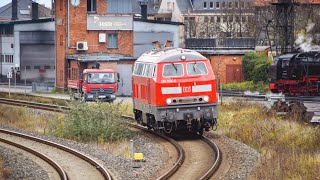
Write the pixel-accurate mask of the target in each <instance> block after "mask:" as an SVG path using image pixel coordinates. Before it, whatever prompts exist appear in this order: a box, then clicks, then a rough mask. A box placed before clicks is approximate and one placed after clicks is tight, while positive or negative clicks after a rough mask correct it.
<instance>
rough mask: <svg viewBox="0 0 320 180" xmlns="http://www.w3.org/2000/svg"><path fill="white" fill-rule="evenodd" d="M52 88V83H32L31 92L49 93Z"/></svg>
mask: <svg viewBox="0 0 320 180" xmlns="http://www.w3.org/2000/svg"><path fill="white" fill-rule="evenodd" d="M53 88H54V84H52V83H44V82H42V83H39V82H32V92H51V91H52V90H53Z"/></svg>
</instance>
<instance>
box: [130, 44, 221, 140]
mask: <svg viewBox="0 0 320 180" xmlns="http://www.w3.org/2000/svg"><path fill="white" fill-rule="evenodd" d="M132 92H133V94H132V96H133V105H134V107H133V108H134V116H135V120H136V121H137V122H138V123H140V124H142V125H144V126H147V127H148V128H149V129H154V130H156V131H162V132H165V133H171V132H174V131H180V130H188V131H189V132H198V133H200V134H202V133H203V130H206V131H208V130H209V129H210V128H213V127H214V126H216V125H217V116H218V107H217V92H216V80H215V75H214V73H213V71H212V67H211V65H210V62H209V60H208V59H207V58H205V57H204V56H202V55H201V54H199V53H198V52H195V51H192V50H187V49H180V48H163V49H155V50H151V51H149V52H147V53H144V54H143V55H141V56H140V57H139V59H138V60H137V61H136V62H135V64H134V70H133V75H132Z"/></svg>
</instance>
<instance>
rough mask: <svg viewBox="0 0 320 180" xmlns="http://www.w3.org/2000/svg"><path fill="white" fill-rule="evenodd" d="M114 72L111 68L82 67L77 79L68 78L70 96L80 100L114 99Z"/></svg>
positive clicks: (111, 100)
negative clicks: (79, 77) (79, 76)
mask: <svg viewBox="0 0 320 180" xmlns="http://www.w3.org/2000/svg"><path fill="white" fill-rule="evenodd" d="M116 79H117V78H116V73H115V72H114V71H113V70H111V69H84V70H83V73H82V75H81V79H79V80H68V88H69V91H70V94H71V98H75V99H81V100H82V101H93V100H101V101H107V102H113V101H114V100H115V99H116V92H117V81H116Z"/></svg>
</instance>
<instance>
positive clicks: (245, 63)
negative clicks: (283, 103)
mask: <svg viewBox="0 0 320 180" xmlns="http://www.w3.org/2000/svg"><path fill="white" fill-rule="evenodd" d="M269 65H270V59H269V58H268V57H267V56H265V55H264V54H257V53H247V54H245V55H244V56H243V59H242V74H243V79H244V80H245V81H254V82H255V83H256V82H259V81H263V82H267V80H268V67H269Z"/></svg>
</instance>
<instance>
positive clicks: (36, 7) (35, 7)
mask: <svg viewBox="0 0 320 180" xmlns="http://www.w3.org/2000/svg"><path fill="white" fill-rule="evenodd" d="M37 19H39V4H38V3H36V2H32V20H37Z"/></svg>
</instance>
